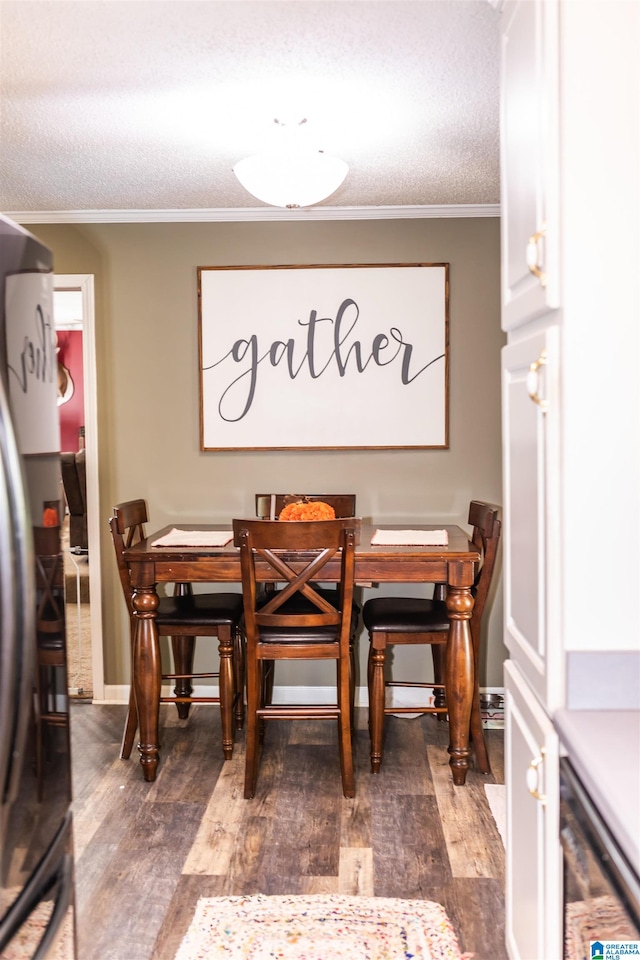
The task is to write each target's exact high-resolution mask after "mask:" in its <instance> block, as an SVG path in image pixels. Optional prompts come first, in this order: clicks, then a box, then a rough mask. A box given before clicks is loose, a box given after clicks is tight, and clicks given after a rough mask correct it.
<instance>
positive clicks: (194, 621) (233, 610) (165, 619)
mask: <svg viewBox="0 0 640 960" xmlns="http://www.w3.org/2000/svg"><path fill="white" fill-rule="evenodd" d="M241 617H242V594H241V593H219V594H216V593H213V594H212V593H207V594H197V593H194V594H188V595H186V596H182V597H180V596H178V597H161V598H160V603H159V604H158V610H157V613H156V620H157V623H158V625H160V624H161V625H162V626H171V624H173V623H175V624H179V625H180V626H181V627H184V626H185V624H188V625H189V626H193V627H198V626H201V627H204V626H209V627H210V626H212V625H216V624H220V625H222V624H230V625H231V626H234V627H237V626H238V624H239V623H240V619H241Z"/></svg>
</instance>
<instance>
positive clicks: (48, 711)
mask: <svg viewBox="0 0 640 960" xmlns="http://www.w3.org/2000/svg"><path fill="white" fill-rule="evenodd" d="M33 545H34V553H35V564H36V571H35V584H36V624H35V626H36V661H37V662H36V674H35V683H36V687H35V691H34V714H35V725H36V778H37V782H38V800H42V794H43V783H44V764H45V761H46V759H47V756H48V755H50V754H51V753H53V752H55V745H54V743H53V742H52V737H53V735H54V731H53V729H52V728H56V727H58V728H62V730H63V733H62V734H61V735H62V736H64V737H65V738H66V740H67V746H66V750H67V751H68V750H69V745H68V739H69V712H68V702H69V701H68V688H67V683H68V680H67V658H66V644H65V606H64V562H63V555H62V547H61V544H60V527H59V526H56V527H34V528H33Z"/></svg>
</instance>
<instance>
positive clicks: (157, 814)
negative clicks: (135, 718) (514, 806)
mask: <svg viewBox="0 0 640 960" xmlns="http://www.w3.org/2000/svg"><path fill="white" fill-rule="evenodd" d="M191 709H192V712H191V715H190V717H189V719H188V721H181V720H179V719H178V717H177V714H176V712H175V707H173V706H172V705H163V706H162V707H161V737H162V759H161V764H160V767H159V770H158V777H157V779H156V782H155V783H153V784H147V783H145V782H144V780H143V779H142V773H141V771H140V767H139V764H138V762H137V758H136V757H134V758H133V759H132V760H130V761H122V760H120V759H119V746H120V739H121V735H122V728H123V725H124V718H125V707H122V706H114V705H94V704H91V703H89V702H82V701H79V702H75V703H73V705H72V712H71V734H72V756H73V782H74V804H73V810H74V831H75V845H76V899H77V908H78V946H79V957H80V960H173V958H174V956H175V952H176V950H177V948H178V946H179V944H180V941H181V939H182V937H183V936H184V934H185V933H186V930H187V928H188V926H189V923H190V921H191V918H192V915H193V912H194V910H195V906H196V902H197V900H198V898H199V897H203V896H224V895H238V894H254V893H266V894H296V893H300V894H303V893H343V894H355V895H361V896H380V897H400V898H404V899H410V898H415V899H421V900H435V901H437V902H439V903H442V904H443V905H444V907H445V908H446V910H447V912H448V914H449V917H450V918H451V920H452V922H453V924H454V926H455V928H456V932H457V934H458V938H459V941H460V945H461V948H462V951H463V952H469V953H473V954H474V957H475V960H489V958H491V960H506V951H505V947H504V850H503V847H502V842H501V839H500V835H499V833H498V831H497V828H496V826H495V823H494V821H493V819H492V817H491V813H490V810H489V806H488V803H487V799H486V794H485V790H484V784H485V783H503V782H504V766H503V732H502V731H501V730H489V731H487V736H488V747H489V754H490V758H491V764H492V770H493V772H492V774H490V775H488V776H483V775H482V774H480V773H476V772H475V771H474V770H471V771H470V773H469V775H468V777H467V784H466V785H465V786H464V787H454V786H453V784H452V782H451V776H450V774H449V766H448V754H447V749H446V748H447V744H448V725H447V724H446V723H439V722H437V721H436V719H435V718H434V717H432V716H423V717H419V718H416V719H406V718H395V717H390V718H387V720H386V731H385V755H384V760H383V765H382V770H381V772H380V774H378V775H377V776H375V777H374V776H372V775H371V773H370V772H369V771H370V768H369V737H368V731H367V728H366V724H367V713H366V710H359V711H358V718H357V726H358V729H357V731H356V744H355V755H356V763H357V767H356V778H357V779H356V789H357V795H356V797H355V799H353V800H345V799H344V797H343V796H342V793H341V789H340V772H339V766H338V747H337V732H336V727H335V724H334V723H331V722H326V721H324V722H323V721H309V722H306V721H296V722H287V721H270V722H269V723H268V726H267V733H266V738H265V745H264V750H263V755H262V762H261V766H260V773H259V779H258V791H257V794H256V796H255V798H254V799H253V800H244V799H243V797H242V791H243V782H244V737H243V732H242V731H240V732H239V733H238V735H237V737H236V746H235V748H234V756H233V759H232V760H230V761H227V762H226V763H225V762H224V760H223V758H222V751H221V748H220V719H219V712H218V709H217V708H216V707H215V706H210V705H207V706H205V705H198V706H193V707H192V708H191ZM354 960H357V958H354Z"/></svg>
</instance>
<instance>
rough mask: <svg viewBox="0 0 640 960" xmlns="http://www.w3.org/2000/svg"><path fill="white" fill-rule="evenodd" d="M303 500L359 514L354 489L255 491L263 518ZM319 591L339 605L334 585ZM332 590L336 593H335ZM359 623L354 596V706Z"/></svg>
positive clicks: (339, 513) (269, 688)
mask: <svg viewBox="0 0 640 960" xmlns="http://www.w3.org/2000/svg"><path fill="white" fill-rule="evenodd" d="M301 500H303V501H304V502H305V503H312V502H313V501H315V500H321V501H323V503H328V504H329V506H330V507H333V509H334V511H335V515H336V519H343V518H346V517H355V515H356V495H355V493H256V516H257V517H259V518H260V519H262V520H269V519H274V520H277V519H278V517H279V516H280V513H281V512H282V510H283V509H284V508H285V507H286V506H288V504H290V503H298V502H299V501H301ZM263 589H264V590H265V592H266V593H273V591H274V590H275V589H276V584H274V583H267V584H264V586H263ZM318 590H319V592H320V593H323V594H325V597H326V599H328V600H329V601H330V602H331V603H333V604H334V606H335V605H337V603H338V598H337V594H335V587H330V586H326V585H325V586H324V587H320V586H318ZM331 594H334V595H333V596H332V595H331ZM359 623H360V605H359V604H358V602H357V600H356V599H355V597H354V600H353V605H352V609H351V682H352V690H351V707H352V714H353V706H354V702H355V689H356V659H355V641H356V635H357V633H358V626H359ZM273 681H274V671H273V670H268V671H266V673H265V697H266V702H267V703H270V702H271V694H272V693H273Z"/></svg>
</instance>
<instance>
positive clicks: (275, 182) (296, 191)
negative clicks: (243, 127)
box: [233, 120, 349, 209]
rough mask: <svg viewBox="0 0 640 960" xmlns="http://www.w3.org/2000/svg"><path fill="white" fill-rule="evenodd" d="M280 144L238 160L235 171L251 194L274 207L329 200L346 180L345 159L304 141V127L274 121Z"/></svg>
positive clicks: (305, 205) (290, 206)
mask: <svg viewBox="0 0 640 960" xmlns="http://www.w3.org/2000/svg"><path fill="white" fill-rule="evenodd" d="M274 122H275V123H277V124H278V127H279V128H280V134H279V136H280V141H281V142H280V143H278V144H277V145H276V146H275V147H274V149H272V150H270V151H267V152H266V153H262V154H256V155H255V156H251V157H245V159H244V160H239V161H238V163H236V165H235V166H234V168H233V172H234V173H235V175H236V177H237V178H238V180H239V181H240V183H241V184H242V186H243V187H244V188H245V190H247V191H248V192H249V193H250V194H251V195H252V196H254V197H256V198H257V199H258V200H262V201H263V203H268V204H270V205H271V206H274V207H288V208H289V209H295V208H296V207H310V206H312V205H313V204H314V203H320V201H321V200H326V198H327V197H330V196H331V194H332V193H335V191H336V190H337V189H338V187H339V186H340V184H341V183H342V182H343V180H344V178H345V177H346V175H347V173H348V172H349V166H348V164H346V163H345V161H344V160H340V159H339V158H338V157H332V156H330V155H329V154H326V153H325V152H324V151H323V150H318V149H314V148H312V147H310V146H309V144H308V142H306V141H305V139H304V137H303V134H302V129H301V128H302V126H303V124H305V123H306V122H307V121H306V120H301V121H300V122H299V123H296V124H293V125H290V124H283V123H281V122H280V121H279V120H275V121H274Z"/></svg>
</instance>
